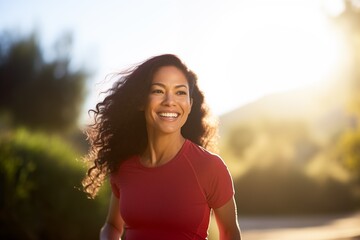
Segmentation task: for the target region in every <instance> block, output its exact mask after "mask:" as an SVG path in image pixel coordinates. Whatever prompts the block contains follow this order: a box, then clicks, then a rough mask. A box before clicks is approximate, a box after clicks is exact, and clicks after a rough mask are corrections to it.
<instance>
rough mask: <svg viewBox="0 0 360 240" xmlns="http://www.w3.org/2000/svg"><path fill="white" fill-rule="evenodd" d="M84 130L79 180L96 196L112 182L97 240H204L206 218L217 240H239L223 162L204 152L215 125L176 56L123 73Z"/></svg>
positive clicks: (153, 60)
mask: <svg viewBox="0 0 360 240" xmlns="http://www.w3.org/2000/svg"><path fill="white" fill-rule="evenodd" d="M92 112H93V113H94V119H95V122H94V124H93V125H91V126H90V131H89V139H90V141H91V151H90V153H89V155H88V157H87V160H88V161H89V162H90V163H91V166H90V168H89V171H88V173H87V177H86V178H85V179H84V181H83V185H84V188H85V191H86V192H87V193H89V195H90V196H91V197H94V196H95V195H96V193H97V191H98V189H99V187H100V186H101V184H102V183H103V181H104V180H105V177H106V176H109V177H110V183H111V187H112V196H111V200H110V208H109V212H108V217H107V219H106V222H105V225H104V227H103V228H102V230H101V233H100V238H101V239H119V237H120V236H121V235H122V234H123V232H124V229H125V234H126V239H128V240H137V239H150V240H151V239H154V240H155V239H156V240H162V239H164V240H165V239H172V240H186V239H199V240H200V239H207V229H208V227H209V221H210V213H211V211H212V210H213V211H214V215H215V217H216V220H217V223H218V226H219V233H220V239H221V240H226V239H233V240H237V239H240V229H239V226H238V223H237V216H236V204H235V201H234V188H233V183H232V178H231V176H230V173H229V171H228V169H227V167H226V165H225V163H224V161H223V160H222V159H221V158H220V157H219V156H218V155H215V154H214V153H211V152H210V151H209V149H210V143H211V141H212V139H213V137H214V133H215V130H216V128H215V126H212V125H210V124H209V123H208V122H207V121H206V118H207V115H208V110H207V107H206V105H205V102H204V96H203V94H202V93H201V91H200V90H199V88H198V85H197V77H196V75H195V74H194V73H193V72H192V71H190V70H189V69H188V68H187V67H186V66H185V65H184V64H183V63H182V62H181V61H180V59H178V58H177V57H176V56H174V55H170V54H166V55H160V56H157V57H153V58H151V59H148V60H147V61H145V62H143V63H142V64H139V65H138V66H136V67H135V68H133V69H132V70H129V71H127V72H125V73H123V74H122V75H121V77H120V79H119V80H118V81H117V83H116V84H115V85H114V87H113V88H111V89H110V91H109V95H108V96H107V97H106V98H105V99H104V101H102V102H100V103H98V104H97V105H96V109H95V110H92Z"/></svg>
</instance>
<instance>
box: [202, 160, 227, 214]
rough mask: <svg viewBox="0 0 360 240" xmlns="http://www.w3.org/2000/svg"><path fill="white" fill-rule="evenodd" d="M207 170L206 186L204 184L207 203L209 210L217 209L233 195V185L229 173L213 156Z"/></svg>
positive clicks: (222, 162)
mask: <svg viewBox="0 0 360 240" xmlns="http://www.w3.org/2000/svg"><path fill="white" fill-rule="evenodd" d="M210 162H211V163H210V164H209V169H208V174H209V175H208V181H207V182H208V184H206V185H207V186H206V188H207V189H206V195H207V201H208V204H209V206H210V207H211V208H219V207H221V206H223V205H224V204H225V203H227V202H228V201H229V200H230V199H231V198H232V197H233V195H234V185H233V180H232V178H231V175H230V172H229V170H228V168H227V166H226V165H225V163H224V161H223V160H222V159H221V158H220V157H218V156H213V157H212V158H211V161H210Z"/></svg>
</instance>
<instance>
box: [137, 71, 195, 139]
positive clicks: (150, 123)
mask: <svg viewBox="0 0 360 240" xmlns="http://www.w3.org/2000/svg"><path fill="white" fill-rule="evenodd" d="M191 105H192V100H191V99H190V94H189V84H188V81H187V79H186V77H185V75H184V74H183V73H182V71H181V70H179V69H178V68H176V67H174V66H165V67H161V68H160V69H159V70H158V71H157V72H156V73H155V75H154V77H153V80H152V83H151V87H150V91H149V95H148V98H147V103H146V105H145V109H144V110H145V119H146V125H147V129H148V132H149V134H151V133H154V134H173V133H175V134H180V132H181V127H182V126H183V125H184V124H185V122H186V120H187V118H188V115H189V113H190V110H191Z"/></svg>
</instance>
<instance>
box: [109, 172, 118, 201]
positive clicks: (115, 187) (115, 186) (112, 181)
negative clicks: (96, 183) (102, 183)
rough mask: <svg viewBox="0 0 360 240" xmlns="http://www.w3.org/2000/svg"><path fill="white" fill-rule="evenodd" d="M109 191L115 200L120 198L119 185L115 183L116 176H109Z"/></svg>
mask: <svg viewBox="0 0 360 240" xmlns="http://www.w3.org/2000/svg"><path fill="white" fill-rule="evenodd" d="M110 186H111V191H112V193H113V194H114V195H115V197H116V198H119V197H120V190H119V185H118V184H117V183H116V174H110Z"/></svg>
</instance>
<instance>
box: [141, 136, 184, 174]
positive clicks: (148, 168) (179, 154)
mask: <svg viewBox="0 0 360 240" xmlns="http://www.w3.org/2000/svg"><path fill="white" fill-rule="evenodd" d="M189 142H190V141H189V140H188V139H185V141H184V143H183V145H182V146H181V148H180V150H179V151H178V152H177V153H176V155H175V156H174V157H173V158H172V159H170V160H169V161H167V162H166V163H164V164H161V165H159V166H155V167H147V166H145V165H144V164H142V163H141V159H140V155H136V163H137V165H138V166H140V167H141V168H143V169H147V170H156V169H162V168H165V167H167V166H169V165H172V164H173V163H175V162H177V160H178V159H179V158H180V157H181V156H182V155H183V152H184V151H185V149H186V147H187V146H188V145H189Z"/></svg>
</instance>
